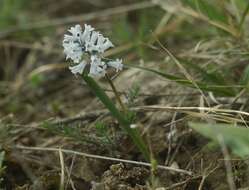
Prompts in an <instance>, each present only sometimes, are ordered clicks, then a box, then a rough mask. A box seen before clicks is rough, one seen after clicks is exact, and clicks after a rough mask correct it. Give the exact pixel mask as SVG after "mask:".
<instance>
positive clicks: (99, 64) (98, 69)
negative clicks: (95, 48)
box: [88, 55, 107, 78]
mask: <svg viewBox="0 0 249 190" xmlns="http://www.w3.org/2000/svg"><path fill="white" fill-rule="evenodd" d="M90 65H91V67H90V72H89V74H88V76H91V77H95V78H101V77H104V76H105V74H106V68H107V66H106V64H105V62H103V61H101V58H99V57H98V56H96V55H92V56H91V63H90Z"/></svg>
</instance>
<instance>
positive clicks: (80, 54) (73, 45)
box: [63, 24, 123, 78]
mask: <svg viewBox="0 0 249 190" xmlns="http://www.w3.org/2000/svg"><path fill="white" fill-rule="evenodd" d="M68 31H69V32H70V33H71V35H68V34H65V35H64V40H63V47H64V53H65V54H66V59H71V60H72V61H73V63H74V65H73V66H69V69H70V70H71V72H72V73H73V74H82V73H83V72H84V69H85V67H86V65H87V64H89V65H90V70H89V73H88V76H91V77H94V78H100V77H103V76H105V74H106V69H107V68H108V67H113V68H115V69H116V72H118V71H120V70H122V69H123V64H122V60H121V59H116V60H112V61H107V62H105V61H103V59H102V58H103V53H104V52H105V51H106V50H107V49H109V48H112V47H114V45H113V44H112V42H111V41H110V40H109V39H108V38H105V37H104V36H103V35H102V34H100V33H99V32H97V31H95V29H94V28H93V27H91V26H90V25H87V24H85V28H84V31H82V28H81V26H80V25H76V26H74V27H71V28H70V29H69V30H68ZM87 57H88V59H87Z"/></svg>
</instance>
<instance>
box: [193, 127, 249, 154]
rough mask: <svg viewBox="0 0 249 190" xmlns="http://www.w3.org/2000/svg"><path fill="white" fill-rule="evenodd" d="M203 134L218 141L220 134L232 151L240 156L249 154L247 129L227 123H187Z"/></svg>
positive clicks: (248, 131)
mask: <svg viewBox="0 0 249 190" xmlns="http://www.w3.org/2000/svg"><path fill="white" fill-rule="evenodd" d="M189 126H190V127H191V128H193V129H195V130H196V131H197V132H199V133H200V134H202V135H203V136H205V137H207V138H210V139H212V140H214V141H216V142H218V140H217V137H218V135H219V136H220V135H222V137H223V139H224V142H225V144H226V145H227V146H228V147H229V148H230V149H231V150H232V152H233V153H234V154H236V155H238V156H240V157H242V158H244V157H247V156H249V129H248V128H243V127H241V126H236V127H235V126H231V125H228V124H204V123H189Z"/></svg>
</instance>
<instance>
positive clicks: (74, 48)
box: [63, 41, 83, 63]
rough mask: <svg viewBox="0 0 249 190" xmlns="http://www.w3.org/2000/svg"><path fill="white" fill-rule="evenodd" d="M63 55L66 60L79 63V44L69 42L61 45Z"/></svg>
mask: <svg viewBox="0 0 249 190" xmlns="http://www.w3.org/2000/svg"><path fill="white" fill-rule="evenodd" d="M63 47H64V53H65V54H66V59H69V58H70V59H72V60H73V62H74V63H79V62H80V60H81V58H82V55H83V51H82V48H81V47H80V45H79V44H77V43H74V42H73V41H69V42H68V43H63Z"/></svg>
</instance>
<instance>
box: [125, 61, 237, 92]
mask: <svg viewBox="0 0 249 190" xmlns="http://www.w3.org/2000/svg"><path fill="white" fill-rule="evenodd" d="M126 66H127V67H131V68H136V69H141V70H144V71H149V72H152V73H155V74H157V75H159V76H161V77H163V78H166V79H168V80H171V81H174V82H176V83H178V84H181V85H183V86H186V87H191V88H196V86H195V85H194V84H193V83H192V82H191V81H189V80H187V79H183V78H181V77H177V76H175V75H171V74H167V73H162V72H160V71H157V70H154V69H150V68H146V67H141V66H137V65H130V64H126ZM195 83H196V84H197V85H198V87H199V88H200V89H201V90H203V91H206V92H210V91H211V92H214V93H216V94H218V95H222V96H234V95H235V92H234V91H233V88H231V87H228V86H225V85H224V86H216V85H209V84H205V83H201V82H196V81H195Z"/></svg>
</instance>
